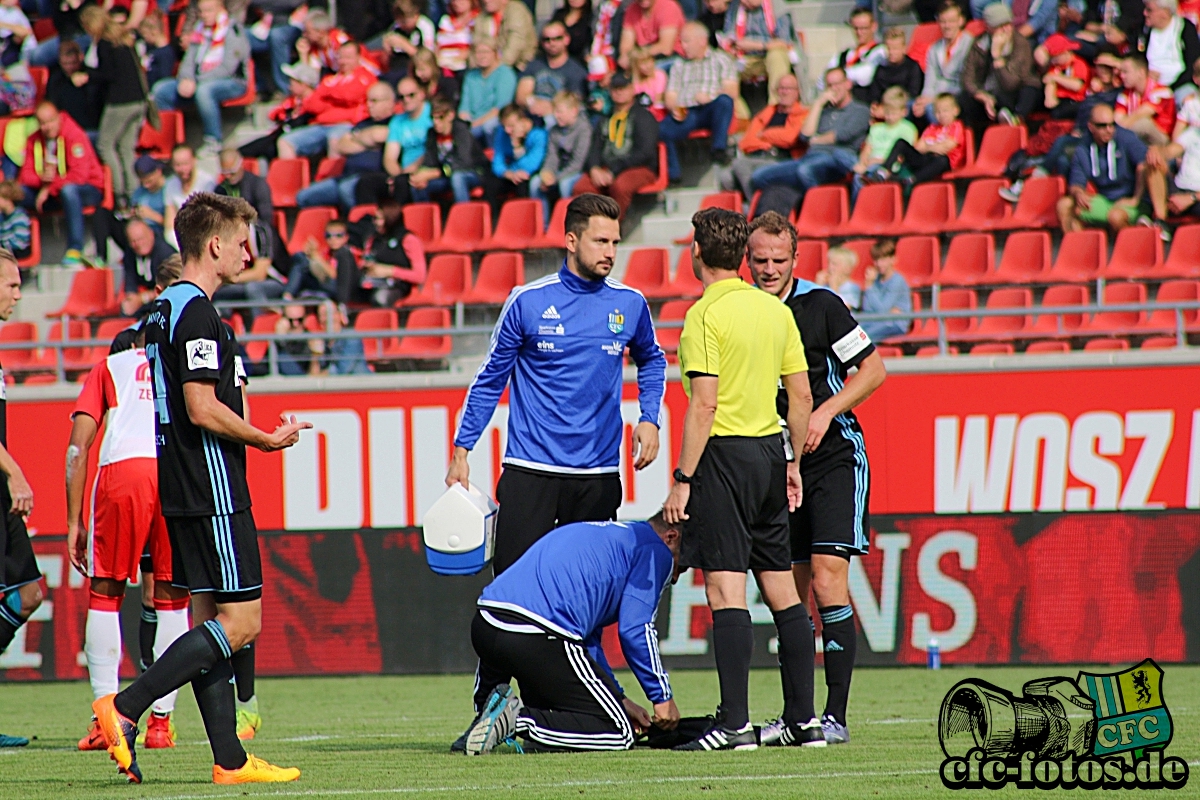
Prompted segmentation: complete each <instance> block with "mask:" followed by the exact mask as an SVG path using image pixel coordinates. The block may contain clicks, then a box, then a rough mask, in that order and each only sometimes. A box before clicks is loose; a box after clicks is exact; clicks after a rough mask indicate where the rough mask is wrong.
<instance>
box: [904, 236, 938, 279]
mask: <svg viewBox="0 0 1200 800" xmlns="http://www.w3.org/2000/svg"><path fill="white" fill-rule="evenodd" d="M941 262H942V245H941V243H940V242H939V241H938V238H937V237H936V236H905V237H904V238H902V239H900V240H899V241H898V242H896V270H897V271H898V272H899V273H900V274H901V275H903V276H904V279H905V280H906V281H908V285H909V286H930V285H931V284H933V283H935V282H936V281H937V275H938V272H939V271H940V270H941Z"/></svg>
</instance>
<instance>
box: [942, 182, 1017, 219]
mask: <svg viewBox="0 0 1200 800" xmlns="http://www.w3.org/2000/svg"><path fill="white" fill-rule="evenodd" d="M1005 186H1008V181H1006V180H1003V179H1000V178H987V179H981V180H975V181H971V185H970V186H968V187H967V196H966V198H965V199H964V200H963V207H962V212H961V213H960V214H959V215H958V220H957V221H956V222H955V223H954V228H955V229H956V230H960V231H981V230H991V229H993V228H1003V227H1005V225H1006V223H1007V222H1008V220H1009V218H1010V217H1011V216H1012V206H1011V205H1009V203H1008V201H1007V200H1005V199H1004V198H1003V197H1001V196H1000V190H1001V189H1003V188H1004V187H1005Z"/></svg>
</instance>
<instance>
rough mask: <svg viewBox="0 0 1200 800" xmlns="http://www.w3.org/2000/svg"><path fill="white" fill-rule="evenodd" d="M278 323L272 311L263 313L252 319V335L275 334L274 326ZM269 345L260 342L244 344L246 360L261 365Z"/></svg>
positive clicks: (268, 343) (277, 316) (275, 314)
mask: <svg viewBox="0 0 1200 800" xmlns="http://www.w3.org/2000/svg"><path fill="white" fill-rule="evenodd" d="M278 322H279V314H277V313H275V312H274V311H263V312H262V313H260V314H259V315H258V316H257V317H255V318H254V324H253V325H251V326H250V333H252V334H256V335H258V334H271V333H275V324H276V323H278ZM270 346H271V343H270V342H267V341H262V342H246V358H248V359H250V361H251V363H253V364H261V363H262V362H263V361H265V360H266V358H267V350H268V349H269V348H270Z"/></svg>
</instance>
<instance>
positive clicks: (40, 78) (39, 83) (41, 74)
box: [13, 67, 50, 117]
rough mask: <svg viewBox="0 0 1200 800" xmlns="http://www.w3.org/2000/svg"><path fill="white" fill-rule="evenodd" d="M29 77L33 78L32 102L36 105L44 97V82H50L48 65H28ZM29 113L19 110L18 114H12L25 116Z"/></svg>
mask: <svg viewBox="0 0 1200 800" xmlns="http://www.w3.org/2000/svg"><path fill="white" fill-rule="evenodd" d="M29 77H30V78H33V87H34V90H35V95H34V104H35V105H36V104H37V103H40V102H42V101H43V100H45V99H46V84H48V83H49V82H50V68H49V67H30V68H29ZM30 113H32V112H30V111H24V112H21V113H20V114H14V115H13V116H17V117H21V116H26V115H28V114H30Z"/></svg>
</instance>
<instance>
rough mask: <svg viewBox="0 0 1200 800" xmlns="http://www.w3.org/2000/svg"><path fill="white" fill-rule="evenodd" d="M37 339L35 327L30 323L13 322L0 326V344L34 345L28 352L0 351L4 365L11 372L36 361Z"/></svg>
mask: <svg viewBox="0 0 1200 800" xmlns="http://www.w3.org/2000/svg"><path fill="white" fill-rule="evenodd" d="M37 338H38V330H37V325H35V324H34V323H32V322H20V321H13V322H6V323H4V325H0V342H3V343H5V344H10V343H12V342H29V343H30V344H32V345H34V347H31V348H30V349H28V350H0V358H2V359H3V360H4V362H3V363H4V365H5V366H6V367H8V368H9V369H10V370H12V369H18V368H20V367H22V366H28V365H30V364H32V363H33V362H34V361H35V360H36V359H37V351H36V349H35V348H36V346H37Z"/></svg>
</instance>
